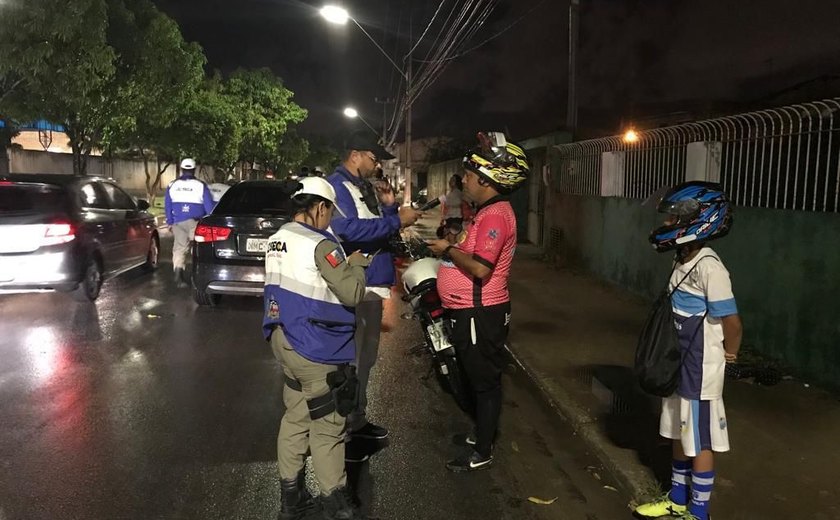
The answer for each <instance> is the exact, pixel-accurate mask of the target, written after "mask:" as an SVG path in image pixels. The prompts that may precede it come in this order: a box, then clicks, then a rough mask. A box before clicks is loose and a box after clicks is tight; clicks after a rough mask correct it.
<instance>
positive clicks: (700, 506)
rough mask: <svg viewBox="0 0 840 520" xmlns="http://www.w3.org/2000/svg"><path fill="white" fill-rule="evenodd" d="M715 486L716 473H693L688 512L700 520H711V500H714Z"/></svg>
mask: <svg viewBox="0 0 840 520" xmlns="http://www.w3.org/2000/svg"><path fill="white" fill-rule="evenodd" d="M714 486H715V472H714V471H701V472H692V473H691V503H690V504H689V505H688V512H689V513H691V514H692V515H694V516H696V517H697V519H698V520H708V518H709V500H711V498H712V488H713V487H714Z"/></svg>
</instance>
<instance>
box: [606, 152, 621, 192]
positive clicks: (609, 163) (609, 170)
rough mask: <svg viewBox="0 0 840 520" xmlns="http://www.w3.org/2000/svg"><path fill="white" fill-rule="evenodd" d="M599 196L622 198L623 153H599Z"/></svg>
mask: <svg viewBox="0 0 840 520" xmlns="http://www.w3.org/2000/svg"><path fill="white" fill-rule="evenodd" d="M601 196H602V197H623V196H624V152H603V153H601Z"/></svg>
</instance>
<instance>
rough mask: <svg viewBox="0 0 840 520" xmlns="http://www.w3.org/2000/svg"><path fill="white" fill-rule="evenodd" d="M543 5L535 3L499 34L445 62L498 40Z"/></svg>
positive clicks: (541, 1)
mask: <svg viewBox="0 0 840 520" xmlns="http://www.w3.org/2000/svg"><path fill="white" fill-rule="evenodd" d="M543 3H545V0H540V1H539V2H537V3H536V4H535V5H534V6H533V7H532V8H531V9H529V10H528V11H527V12H525V14H523V15H522V16H520V17H519V18H517V19H516V20H514V21H513V23H511V24H510V25H508V26H507V27H505V28H504V29H502V30H501V31H499V32H497V33H496V34H494V35H492V36H490V37H489V38H487V39H486V40H484V41H482V42H481V43H479V44H478V45H476V46H474V47H470V48H469V49H467V50H465V51H463V52H460V53H458V54H456V55H454V56H451V57H449V58H447V60H450V61H451V60H454V59H457V58H460V57H461V56H463V55H465V54H467V53H469V52H472V51H474V50H476V49H478V48H479V47H482V46H483V45H484V44H486V43H488V42H490V41H492V40H495V39H496V38H498V37H499V36H501V35H503V34H504V33H506V32H507V31H509V30H510V29H511V28H513V26H515V25H516V24H518V23H519V22H521V21H522V20H523V19H524V18H525V17H526V16H528V15H529V14H531V13H533V12H534V11H536V10H537V8H538V7H540V6H541V5H542V4H543Z"/></svg>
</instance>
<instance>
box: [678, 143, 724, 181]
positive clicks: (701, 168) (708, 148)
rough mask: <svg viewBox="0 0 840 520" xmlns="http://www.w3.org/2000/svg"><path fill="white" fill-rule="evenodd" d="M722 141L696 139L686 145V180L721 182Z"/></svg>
mask: <svg viewBox="0 0 840 520" xmlns="http://www.w3.org/2000/svg"><path fill="white" fill-rule="evenodd" d="M722 151H723V147H722V145H721V143H720V141H696V142H693V143H688V145H686V157H685V180H686V181H709V182H720V159H721V154H722Z"/></svg>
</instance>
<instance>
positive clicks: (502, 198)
mask: <svg viewBox="0 0 840 520" xmlns="http://www.w3.org/2000/svg"><path fill="white" fill-rule="evenodd" d="M478 137H479V146H478V147H476V148H474V149H473V150H471V151H470V152H468V153H467V154H466V155H465V156H464V158H463V166H464V178H463V186H464V196H465V197H466V198H467V199H469V200H470V201H471V202H473V203H475V204H476V205H477V207H478V210H477V213H476V215H475V220H474V221H473V222H472V223H471V224H470V225H469V227H468V228H467V229H466V231H465V232H463V233H462V234H461V236H460V237H459V238H458V241H457V244H451V243H450V242H449V241H447V240H445V239H441V240H432V241H429V242H428V244H429V247H430V249H431V250H432V251H433V252H434V253H435V254H438V255H445V257H444V261H443V263H442V264H441V267H440V269H439V271H438V278H437V289H438V293H439V294H440V298H441V302H442V303H443V306H444V308H446V309H447V310H448V314H449V318H450V320H451V325H452V335H451V341H452V343H453V345H454V346H455V349H456V352H457V355H458V358H459V359H460V361H461V363H462V364H463V367H464V370H465V372H466V375H467V379H468V380H469V383H470V385H471V387H472V389H473V392H474V396H475V410H474V411H475V432H474V433H473V434H469V435H465V436H464V437H465V438H466V443H467V444H468V445H469V449H468V451H467V452H465V453H464V454H463V455H462V456H460V457H457V458H455V459H453V460H450V461H449V462H447V463H446V467H447V468H448V469H449V470H451V471H458V472H460V471H476V470H480V469H485V468H488V467H490V465H491V464H492V463H493V441H494V439H495V436H496V430H497V428H498V424H499V415H500V413H501V405H502V368H503V366H504V364H505V361H504V346H505V341H506V340H507V335H508V330H509V325H510V318H511V309H510V295H509V293H508V276H509V273H510V265H511V262H512V260H513V254H514V250H515V248H516V216H515V215H514V213H513V208H512V207H511V205H510V202H509V200H508V195H509V194H510V193H511V192H513V191H514V190H515V189H517V188H519V187H521V186H522V185H523V184H524V182H525V180H526V179H527V176H528V171H529V169H530V167H529V165H528V159H527V157H526V155H525V152H524V151H523V150H522V148H520V147H519V146H517V145H515V144H513V143H510V142H508V141H507V139H506V137H505V135H504V134H502V133H501V132H489V133H479V134H478Z"/></svg>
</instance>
